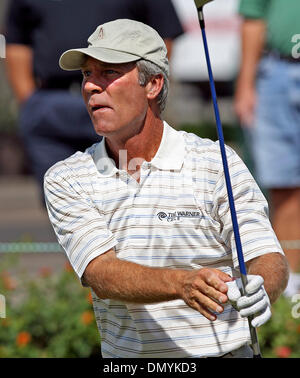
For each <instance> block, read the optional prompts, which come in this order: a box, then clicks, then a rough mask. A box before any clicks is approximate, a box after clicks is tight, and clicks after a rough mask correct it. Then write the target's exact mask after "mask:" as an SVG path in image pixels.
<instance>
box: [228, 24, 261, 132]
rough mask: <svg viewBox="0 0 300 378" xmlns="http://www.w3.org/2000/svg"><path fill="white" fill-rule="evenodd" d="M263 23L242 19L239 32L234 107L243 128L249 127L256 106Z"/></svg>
mask: <svg viewBox="0 0 300 378" xmlns="http://www.w3.org/2000/svg"><path fill="white" fill-rule="evenodd" d="M265 28H266V26H265V22H264V20H262V19H244V21H243V23H242V30H241V44H242V45H241V55H242V56H241V66H240V72H239V75H238V79H237V84H236V90H235V98H234V107H235V112H236V114H237V116H238V118H239V119H240V122H241V124H242V125H243V126H247V127H251V125H252V123H253V112H254V108H255V104H256V91H255V79H256V71H257V64H258V62H259V59H260V57H261V53H262V50H263V47H264V41H265Z"/></svg>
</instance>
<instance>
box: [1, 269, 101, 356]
mask: <svg viewBox="0 0 300 378" xmlns="http://www.w3.org/2000/svg"><path fill="white" fill-rule="evenodd" d="M0 293H2V294H4V295H5V297H6V302H7V303H6V318H5V319H0V358H3V357H8V358H10V357H29V358H31V357H37V358H40V357H60V358H63V357H92V356H100V338H99V332H98V330H97V327H96V322H95V317H94V312H93V308H92V304H91V296H90V290H89V289H88V288H83V287H82V286H81V284H80V282H79V280H78V279H77V278H76V277H75V274H74V273H73V272H72V271H71V270H70V268H69V267H68V266H67V267H66V269H65V270H64V271H62V272H61V273H59V274H55V275H54V274H51V272H50V271H49V270H48V269H47V268H44V269H42V270H41V272H40V276H39V277H38V278H35V279H32V278H31V279H28V278H25V277H23V278H21V279H20V280H18V281H17V282H16V281H15V279H14V278H13V277H12V276H11V275H10V274H8V273H7V272H5V271H2V273H1V277H0Z"/></svg>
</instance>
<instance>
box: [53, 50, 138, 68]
mask: <svg viewBox="0 0 300 378" xmlns="http://www.w3.org/2000/svg"><path fill="white" fill-rule="evenodd" d="M87 56H90V57H92V58H95V59H97V60H100V61H101V62H104V63H116V64H118V63H129V62H134V61H136V60H139V59H141V57H140V56H137V55H133V54H128V53H125V52H121V51H116V50H111V49H107V48H104V47H87V48H83V49H72V50H67V51H65V52H64V53H63V54H62V55H61V57H60V59H59V66H60V67H61V68H62V69H63V70H66V71H74V70H80V69H81V67H82V65H83V64H84V62H85V60H86V57H87Z"/></svg>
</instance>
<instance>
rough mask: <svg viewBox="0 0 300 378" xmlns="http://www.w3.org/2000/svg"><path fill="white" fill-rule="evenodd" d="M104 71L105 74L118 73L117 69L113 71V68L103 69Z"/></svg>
mask: <svg viewBox="0 0 300 378" xmlns="http://www.w3.org/2000/svg"><path fill="white" fill-rule="evenodd" d="M104 73H105V74H106V75H117V74H118V72H117V71H115V70H110V69H107V70H105V71H104Z"/></svg>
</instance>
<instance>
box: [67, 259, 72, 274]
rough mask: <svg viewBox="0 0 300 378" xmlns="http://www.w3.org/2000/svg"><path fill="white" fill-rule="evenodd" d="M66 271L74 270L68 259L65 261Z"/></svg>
mask: <svg viewBox="0 0 300 378" xmlns="http://www.w3.org/2000/svg"><path fill="white" fill-rule="evenodd" d="M65 271H66V272H73V268H72V265H71V264H70V263H69V262H68V261H67V262H66V263H65Z"/></svg>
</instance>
